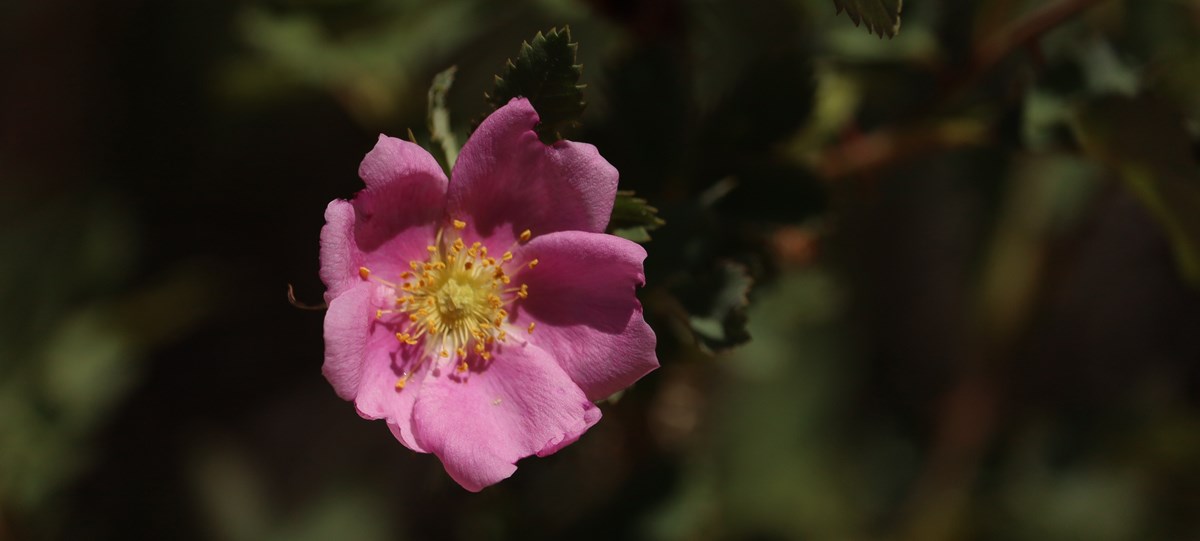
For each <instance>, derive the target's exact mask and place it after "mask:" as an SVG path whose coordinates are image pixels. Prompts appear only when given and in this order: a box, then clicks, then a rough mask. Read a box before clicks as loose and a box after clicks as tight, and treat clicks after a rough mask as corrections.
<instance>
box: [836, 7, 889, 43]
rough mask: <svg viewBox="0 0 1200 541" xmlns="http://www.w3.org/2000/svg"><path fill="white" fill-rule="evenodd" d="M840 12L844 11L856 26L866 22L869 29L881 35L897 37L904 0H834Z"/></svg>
mask: <svg viewBox="0 0 1200 541" xmlns="http://www.w3.org/2000/svg"><path fill="white" fill-rule="evenodd" d="M833 5H834V7H835V8H836V9H837V12H838V13H841V12H843V11H845V12H846V15H849V16H850V20H851V21H854V26H858V25H859V24H862V23H866V25H867V31H869V32H871V33H873V34H878V35H879V37H881V38H882V37H884V36H887V37H889V38H892V37H895V36H896V34H897V33H899V32H900V11H901V10H902V9H903V8H904V0H833Z"/></svg>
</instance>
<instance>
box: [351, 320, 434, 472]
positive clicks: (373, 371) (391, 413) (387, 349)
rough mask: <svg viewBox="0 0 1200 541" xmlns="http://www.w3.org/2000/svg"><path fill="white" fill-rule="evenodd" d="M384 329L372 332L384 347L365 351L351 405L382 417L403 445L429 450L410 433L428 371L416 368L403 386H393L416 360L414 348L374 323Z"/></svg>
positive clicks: (366, 414)
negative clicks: (417, 401)
mask: <svg viewBox="0 0 1200 541" xmlns="http://www.w3.org/2000/svg"><path fill="white" fill-rule="evenodd" d="M376 327H377V328H380V329H383V330H384V332H382V333H376V335H373V336H372V339H373V340H375V343H376V344H379V345H382V346H383V347H379V348H375V349H371V350H369V351H368V356H367V358H366V363H365V366H364V368H363V377H362V382H361V383H360V384H359V388H358V396H357V397H356V398H355V399H354V405H355V407H356V408H357V409H358V414H359V415H360V416H362V417H363V418H366V419H385V420H387V425H388V428H389V429H390V430H391V431H392V435H393V436H395V437H396V439H397V440H400V443H402V444H404V446H405V447H408V448H409V449H412V450H413V451H417V452H420V453H428V452H429V451H426V450H425V449H424V448H423V447H421V446H420V444H418V443H417V440H416V438H414V437H413V424H412V411H413V404H414V403H415V402H416V400H417V396H418V395H419V394H420V392H421V385H422V380H423V379H424V377H425V375H426V373H427V371H424V370H422V371H418V373H417V374H416V375H414V376H412V377H409V378H408V380H407V383H406V384H405V385H404V388H403V389H397V388H396V381H397V380H399V379H400V377H401V376H403V375H404V373H405V371H407V370H410V369H411V368H412V367H413V365H414V361H416V355H415V354H414V353H415V351H417V350H416V349H415V348H412V347H401V348H399V350H397V346H398V345H399V342H398V341H397V340H396V336H395V334H394V333H392V332H391V331H390V330H388V329H385V328H383V326H381V325H377V326H376Z"/></svg>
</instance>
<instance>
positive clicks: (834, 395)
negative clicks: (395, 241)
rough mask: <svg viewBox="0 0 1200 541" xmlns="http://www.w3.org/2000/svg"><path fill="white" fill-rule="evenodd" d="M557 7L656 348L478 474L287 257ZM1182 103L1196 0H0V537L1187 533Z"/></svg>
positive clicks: (1197, 488) (304, 248)
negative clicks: (367, 390) (638, 215)
mask: <svg viewBox="0 0 1200 541" xmlns="http://www.w3.org/2000/svg"><path fill="white" fill-rule="evenodd" d="M563 24H570V27H571V30H572V35H573V37H574V39H575V40H577V41H578V42H579V43H580V47H579V60H580V61H581V62H582V63H583V64H584V75H583V82H585V83H587V84H588V88H587V90H586V93H585V95H586V98H587V100H588V102H589V106H588V109H587V111H586V114H585V116H584V117H583V120H582V123H581V125H580V126H579V127H578V128H576V129H573V130H571V131H569V132H568V133H566V135H567V137H568V138H570V139H574V140H581V141H587V142H590V143H593V144H595V145H597V146H598V147H599V149H600V151H601V153H602V154H603V155H604V156H605V157H606V158H607V159H608V160H609V161H611V162H612V163H613V164H614V165H616V166H617V168H618V169H619V170H620V172H621V187H622V189H627V190H636V192H637V194H638V195H639V196H640V197H644V198H646V199H648V200H649V202H650V203H651V204H653V205H655V206H657V207H658V208H659V209H660V216H662V217H663V218H664V219H665V220H666V222H667V223H666V225H665V226H663V227H662V228H660V229H657V230H655V231H652V232H651V236H652V240H650V241H649V242H647V243H646V247H647V249H648V251H649V253H650V257H649V259H648V260H647V273H648V280H649V283H648V286H647V287H646V288H645V289H644V290H642V292H641V296H642V299H643V303H644V304H645V306H646V315H647V318H648V319H649V320H650V321H651V323H652V325H653V326H654V328H655V330H656V332H657V334H658V336H659V342H660V344H659V355H660V358H661V360H662V365H663V366H662V369H660V370H658V371H656V372H654V373H652V374H650V375H649V376H647V377H646V378H645V379H643V380H642V381H641V382H640V383H639V384H637V385H636V386H635V387H633V388H631V389H630V390H628V391H626V392H625V393H624V394H623V395H622V396H620V397H619V399H616V400H611V401H609V402H608V403H606V404H604V405H603V406H602V408H603V411H604V420H603V421H602V422H601V423H600V424H599V425H597V426H596V427H595V428H593V429H592V430H591V431H590V432H589V433H587V434H586V435H585V436H584V437H583V438H582V439H581V440H580V441H579V442H578V443H576V444H574V445H572V446H570V447H568V448H567V449H565V450H563V451H562V452H559V453H558V454H556V455H554V456H552V457H549V458H545V459H531V460H527V461H523V462H522V463H521V464H520V469H519V470H518V472H517V474H516V475H515V476H514V477H513V478H511V479H509V480H507V481H505V482H503V483H501V484H499V485H497V486H494V487H492V488H489V489H487V490H485V491H484V492H482V493H481V494H477V495H473V494H469V493H467V492H466V491H464V490H462V489H461V488H459V487H458V486H457V485H455V484H454V483H453V481H451V480H450V479H449V477H448V476H446V474H445V473H444V472H443V471H442V468H441V465H440V464H439V463H438V462H437V460H436V459H435V458H434V457H432V456H429V455H418V454H414V453H411V452H409V451H407V450H406V449H404V448H403V447H402V446H400V445H399V444H398V443H397V442H395V441H394V439H393V438H392V436H391V435H390V434H389V433H388V431H387V430H386V429H385V427H384V425H383V424H382V423H380V422H367V421H362V420H360V419H359V418H358V417H357V415H355V413H354V408H353V406H352V405H351V404H348V403H345V402H343V401H341V400H340V399H338V398H337V397H336V396H335V395H334V393H333V391H332V390H331V389H330V388H329V386H328V384H327V383H326V382H325V381H324V379H323V378H322V377H321V373H320V365H321V362H322V347H323V346H322V336H321V321H322V314H321V313H320V312H314V311H304V310H300V309H297V308H295V307H293V306H291V305H289V303H288V301H287V288H288V285H289V284H293V285H294V286H295V290H296V295H297V297H298V298H299V299H300V301H302V302H309V303H315V302H319V299H320V297H321V294H322V286H321V284H320V282H319V280H318V279H317V267H318V262H317V234H318V231H319V230H320V228H321V226H322V224H323V218H322V213H323V210H324V208H325V205H326V203H327V202H328V201H329V200H331V199H334V198H346V197H349V196H350V195H352V194H353V193H354V192H355V191H356V190H357V189H359V187H360V186H361V183H360V181H359V180H358V179H357V177H356V174H355V172H356V170H357V166H358V162H359V161H360V160H361V159H362V156H363V155H364V154H365V153H366V152H367V151H368V150H369V149H370V148H371V146H372V145H373V143H374V141H375V137H376V134H377V133H379V132H385V133H389V134H393V135H400V136H402V135H404V134H405V133H406V130H407V129H409V128H411V129H413V130H414V132H415V133H416V135H417V137H418V139H420V140H422V141H428V132H427V131H426V130H425V128H424V126H425V114H426V111H425V107H426V91H427V89H428V87H429V84H430V81H431V79H432V78H433V75H434V74H435V73H437V72H439V71H441V70H443V69H445V68H447V67H449V66H451V65H457V66H458V77H457V80H456V82H455V84H454V86H453V87H452V88H451V90H450V93H449V95H448V105H449V107H450V110H451V114H452V121H453V122H454V125H455V127H456V129H458V130H459V131H460V132H461V135H462V136H463V137H465V135H466V133H467V132H468V130H469V128H470V126H471V122H472V120H473V119H477V118H479V117H480V116H481V115H483V114H485V113H486V112H487V111H488V106H487V104H486V102H485V101H484V99H483V92H485V91H487V90H489V89H490V87H491V81H492V76H493V75H494V74H495V73H498V72H499V71H500V70H501V69H502V68H503V65H504V61H505V59H506V58H508V57H511V56H514V55H515V54H516V53H517V50H518V47H519V46H520V43H521V41H522V40H526V39H530V38H532V36H533V35H534V33H535V32H537V31H539V30H541V31H545V30H547V29H549V28H551V27H553V26H561V25H563ZM1198 120H1200V2H1197V1H1194V0H1153V1H1134V0H1124V1H1122V0H1106V1H1086V0H1085V1H1079V0H1048V1H1045V2H1042V1H1036V2H1034V1H1029V2H1026V1H1017V0H978V1H963V0H909V1H908V2H906V3H905V5H904V10H903V23H902V26H901V29H900V31H899V34H898V35H897V36H896V37H894V38H892V39H880V38H879V37H877V36H874V35H871V33H870V32H868V31H867V30H866V29H865V28H864V27H855V26H854V24H853V23H852V22H851V20H850V18H848V17H847V15H846V14H841V15H838V14H836V12H835V9H834V4H833V2H832V1H830V0H754V1H733V0H659V1H640V2H639V1H636V0H586V1H585V0H513V1H511V2H485V1H483V0H457V1H439V0H242V1H228V0H226V1H221V0H218V1H208V2H184V1H170V0H157V1H152V0H108V1H106V2H99V1H90V0H75V1H72V0H28V1H21V0H16V1H13V0H9V1H6V2H3V3H0V278H2V279H3V281H2V282H0V293H2V295H3V297H2V302H0V306H2V308H0V539H4V540H8V539H13V540H40V539H70V540H75V539H114V540H115V539H121V540H127V539H216V540H229V541H250V540H283V539H287V540H301V541H303V540H324V539H344V540H385V539H472V540H474V539H502V538H507V539H560V538H576V539H579V538H582V539H593V538H594V539H652V540H673V539H701V540H705V539H712V540H726V539H756V540H776V539H779V540H792V539H797V540H876V539H878V540H904V541H938V540H952V539H983V540H1081V539H1087V540H1113V541H1116V540H1144V539H1179V540H1184V539H1200V296H1198V294H1197V290H1196V285H1197V284H1200V248H1198V247H1200V178H1198V175H1200V168H1198V166H1197V163H1196V156H1197V154H1198V151H1200V145H1198V144H1197V141H1198V140H1200V139H1198V137H1197V135H1198V134H1200V130H1198V128H1200V124H1198V123H1197V121H1198ZM460 140H461V139H460ZM747 338H749V340H748V341H747Z"/></svg>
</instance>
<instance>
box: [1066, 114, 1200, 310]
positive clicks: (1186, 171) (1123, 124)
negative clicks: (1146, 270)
mask: <svg viewBox="0 0 1200 541" xmlns="http://www.w3.org/2000/svg"><path fill="white" fill-rule="evenodd" d="M1075 131H1076V134H1077V135H1078V137H1079V140H1080V143H1081V144H1082V145H1083V148H1084V151H1085V152H1087V153H1088V154H1089V155H1091V156H1092V157H1093V158H1095V159H1097V160H1098V161H1101V162H1103V163H1105V164H1108V165H1109V166H1111V167H1113V168H1114V169H1116V171H1117V172H1118V173H1119V174H1120V176H1121V179H1122V180H1123V181H1124V182H1125V185H1126V187H1128V188H1129V189H1130V191H1132V192H1133V194H1134V195H1135V196H1137V198H1138V199H1139V200H1141V202H1142V204H1143V205H1146V207H1147V208H1148V209H1149V210H1150V212H1151V213H1152V214H1153V215H1154V217H1155V218H1156V219H1157V220H1158V222H1159V224H1160V225H1161V226H1162V227H1163V229H1164V230H1165V231H1166V233H1167V236H1168V237H1169V238H1170V240H1171V244H1172V247H1173V248H1174V252H1175V259H1176V261H1177V263H1178V265H1179V270H1180V273H1181V274H1182V275H1183V277H1184V278H1185V279H1186V280H1187V281H1188V282H1190V283H1191V284H1192V286H1194V287H1200V168H1198V167H1197V164H1196V161H1195V159H1194V158H1193V155H1192V149H1191V138H1190V137H1189V136H1188V132H1187V129H1186V128H1185V126H1184V124H1183V118H1182V116H1181V115H1180V114H1178V112H1177V111H1176V110H1175V109H1174V108H1172V107H1171V106H1169V105H1168V104H1166V103H1163V102H1161V101H1157V100H1155V99H1152V98H1147V97H1139V98H1127V97H1116V96H1110V97H1104V98H1099V99H1096V100H1093V101H1091V102H1090V103H1087V104H1085V105H1084V106H1083V107H1082V108H1081V109H1080V110H1079V112H1078V114H1077V115H1076V118H1075Z"/></svg>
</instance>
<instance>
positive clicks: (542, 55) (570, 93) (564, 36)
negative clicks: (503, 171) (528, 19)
mask: <svg viewBox="0 0 1200 541" xmlns="http://www.w3.org/2000/svg"><path fill="white" fill-rule="evenodd" d="M577 48H578V44H577V43H573V42H572V41H571V29H570V27H567V26H564V27H563V29H562V30H561V31H559V30H558V29H555V28H551V29H550V30H549V31H548V32H546V33H545V34H543V33H541V32H538V33H537V35H536V36H534V37H533V41H526V42H523V43H521V51H520V52H519V53H518V54H517V56H516V58H515V59H509V61H508V63H507V65H506V66H505V68H504V73H502V74H500V75H497V76H496V82H495V86H494V87H493V88H492V91H491V92H489V93H487V94H485V95H484V96H485V97H486V98H487V100H488V103H489V104H491V106H492V108H493V109H497V108H499V107H501V106H503V105H504V104H506V103H508V102H509V100H511V99H513V98H515V97H517V96H523V97H525V98H528V99H529V102H530V103H531V104H533V108H534V110H536V111H537V113H538V117H540V118H541V123H540V124H538V126H537V128H536V129H537V133H538V137H539V138H540V139H541V140H542V142H544V143H546V144H550V143H553V142H555V141H558V140H560V139H562V134H561V133H559V131H560V130H562V129H563V128H565V127H567V126H571V125H573V124H576V123H577V122H578V120H579V117H580V116H582V115H583V109H584V107H586V105H587V104H586V103H585V102H584V101H583V88H584V86H585V85H582V84H579V78H580V76H582V75H583V66H582V65H580V64H576V63H575V51H576V49H577Z"/></svg>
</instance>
